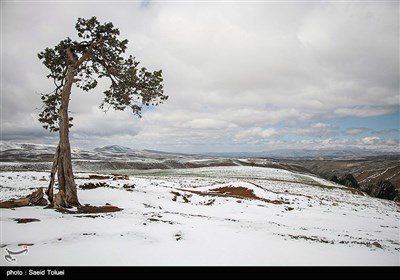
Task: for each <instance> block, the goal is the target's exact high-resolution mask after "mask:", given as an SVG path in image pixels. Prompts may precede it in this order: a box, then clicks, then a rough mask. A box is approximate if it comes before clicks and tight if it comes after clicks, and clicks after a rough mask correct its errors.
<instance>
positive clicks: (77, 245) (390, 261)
mask: <svg viewBox="0 0 400 280" xmlns="http://www.w3.org/2000/svg"><path fill="white" fill-rule="evenodd" d="M162 172H164V171H160V173H159V174H157V172H155V171H152V172H149V173H146V172H138V173H137V175H135V176H130V177H129V180H122V179H121V180H113V179H88V178H89V174H88V173H77V174H75V175H76V177H77V179H76V183H77V185H78V186H79V185H82V184H85V183H88V182H93V183H98V182H105V183H107V185H108V186H105V187H99V188H96V189H89V190H83V189H80V188H78V194H79V198H80V201H81V203H82V204H90V205H97V206H100V205H105V204H106V203H109V204H112V205H115V206H118V207H120V208H123V210H122V211H120V212H114V213H100V214H66V213H61V212H58V211H56V210H55V209H43V207H36V206H35V207H34V206H32V207H22V208H15V209H0V211H1V237H0V239H1V249H0V251H1V256H0V263H1V265H2V266H3V265H35V266H53V265H56V266H63V265H65V266H67V265H68V266H69V265H74V266H75V265H77V266H79V265H95V266H100V265H101V266H102V265H118V266H121V265H122V266H124V265H128V266H137V265H180V266H185V265H211V266H215V265H229V266H230V265H261V266H269V265H395V266H397V265H399V264H400V256H399V253H400V240H399V239H400V238H399V221H400V207H399V205H398V204H396V203H395V202H393V201H386V200H381V199H377V198H371V197H368V196H363V195H360V194H358V193H356V192H354V193H353V192H351V191H350V190H349V189H348V188H345V187H343V186H339V185H336V184H334V183H332V182H328V181H325V180H323V179H320V178H316V177H313V176H311V175H305V174H299V173H294V172H290V171H285V170H279V169H273V168H258V167H244V166H235V167H210V168H198V169H181V170H171V171H169V172H167V173H165V174H163V173H162ZM0 179H1V196H0V200H2V201H3V200H7V199H10V198H17V197H22V196H25V195H28V194H30V193H31V192H32V191H33V190H35V189H37V188H38V187H47V185H48V181H47V180H48V173H46V172H2V173H1V174H0ZM125 184H127V185H134V188H131V189H128V188H124V185H125ZM221 187H230V188H231V189H233V188H237V187H241V188H246V189H248V190H250V192H251V191H252V192H253V194H254V195H255V197H256V198H246V197H239V196H236V197H235V196H232V195H229V194H225V195H224V194H222V193H218V192H217V189H218V188H221ZM18 218H34V219H38V220H39V221H35V222H30V223H17V221H16V220H14V219H18ZM24 246H25V247H26V246H27V248H28V252H27V253H25V254H21V255H15V256H14V258H15V259H16V262H15V263H9V262H8V261H6V259H5V255H6V254H7V252H6V249H8V250H11V251H19V250H21V249H23V248H25V247H24Z"/></svg>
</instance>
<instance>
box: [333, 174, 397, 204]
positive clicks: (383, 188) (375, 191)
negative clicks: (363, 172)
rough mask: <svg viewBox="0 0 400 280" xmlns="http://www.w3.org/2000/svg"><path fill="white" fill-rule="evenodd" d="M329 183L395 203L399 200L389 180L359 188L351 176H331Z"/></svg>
mask: <svg viewBox="0 0 400 280" xmlns="http://www.w3.org/2000/svg"><path fill="white" fill-rule="evenodd" d="M330 181H332V182H335V183H337V184H341V185H344V186H346V187H349V188H354V189H359V190H361V191H363V192H364V193H366V194H368V195H370V196H372V197H376V198H382V199H388V200H395V201H399V200H400V195H399V191H398V190H397V189H396V188H395V186H394V185H393V184H392V183H391V182H390V181H389V180H384V181H380V182H378V183H376V184H365V185H361V186H360V185H359V184H358V182H357V180H356V179H355V178H354V176H353V175H352V174H346V175H344V176H343V177H341V178H338V177H337V176H336V175H333V176H331V177H330Z"/></svg>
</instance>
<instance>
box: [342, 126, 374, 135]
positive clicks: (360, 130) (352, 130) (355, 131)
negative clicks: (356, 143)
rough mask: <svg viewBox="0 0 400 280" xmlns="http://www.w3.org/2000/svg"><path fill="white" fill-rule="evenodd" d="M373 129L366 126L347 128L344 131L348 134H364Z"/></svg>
mask: <svg viewBox="0 0 400 280" xmlns="http://www.w3.org/2000/svg"><path fill="white" fill-rule="evenodd" d="M369 131H371V129H369V128H366V127H354V128H347V129H346V130H345V131H344V133H345V134H347V135H358V134H363V133H366V132H369Z"/></svg>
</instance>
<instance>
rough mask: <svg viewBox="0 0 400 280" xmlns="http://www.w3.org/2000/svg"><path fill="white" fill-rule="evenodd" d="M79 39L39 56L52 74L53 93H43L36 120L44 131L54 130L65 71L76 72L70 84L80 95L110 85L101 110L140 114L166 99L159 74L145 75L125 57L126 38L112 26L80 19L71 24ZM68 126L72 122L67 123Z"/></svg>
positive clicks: (135, 62)
mask: <svg viewBox="0 0 400 280" xmlns="http://www.w3.org/2000/svg"><path fill="white" fill-rule="evenodd" d="M75 29H76V30H77V32H78V34H77V35H78V38H79V40H72V39H71V38H67V39H65V40H62V41H61V42H60V43H58V45H56V46H55V47H53V48H46V49H45V50H44V51H42V52H40V53H39V54H38V57H39V59H40V60H42V62H43V64H44V65H45V66H46V67H47V68H48V69H49V70H50V73H49V74H48V75H47V78H50V79H53V82H54V85H55V89H54V90H53V91H52V92H51V93H47V94H42V101H43V108H42V111H41V112H40V114H39V121H40V122H41V123H43V127H44V128H45V129H49V130H50V131H57V130H58V120H59V110H60V106H61V95H62V92H63V88H64V85H65V82H66V80H65V79H66V73H67V69H68V67H72V68H73V71H74V83H75V84H76V86H78V87H79V88H81V89H82V90H84V91H89V90H92V89H94V88H96V86H97V84H98V82H97V79H99V78H104V77H107V78H108V79H109V80H110V82H111V85H110V87H109V89H108V90H106V91H105V92H104V100H103V102H102V103H101V105H100V108H101V109H105V110H108V108H110V107H112V108H113V109H115V110H125V109H126V108H130V109H131V110H132V112H133V113H134V114H136V115H138V116H141V111H142V107H143V106H150V105H152V106H157V105H158V104H161V103H163V101H165V100H167V98H168V96H166V95H164V91H163V78H162V71H161V70H159V71H154V72H149V71H147V69H146V68H144V67H139V62H138V61H136V60H135V58H134V57H132V56H129V57H127V58H126V57H124V56H123V54H124V53H125V51H126V49H127V44H128V40H126V39H125V40H120V39H118V35H119V34H120V33H119V30H118V29H117V28H115V27H114V25H113V24H112V23H104V24H100V23H99V21H98V20H97V18H96V17H92V18H90V19H83V18H78V20H77V23H76V25H75ZM70 126H71V124H70Z"/></svg>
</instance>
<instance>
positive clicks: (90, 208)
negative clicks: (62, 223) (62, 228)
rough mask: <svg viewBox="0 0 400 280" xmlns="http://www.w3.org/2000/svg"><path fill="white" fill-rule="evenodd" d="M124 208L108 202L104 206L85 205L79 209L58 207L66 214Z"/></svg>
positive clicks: (101, 211) (104, 211) (106, 211)
mask: <svg viewBox="0 0 400 280" xmlns="http://www.w3.org/2000/svg"><path fill="white" fill-rule="evenodd" d="M121 210H123V209H122V208H119V207H117V206H114V205H110V204H106V205H103V206H93V205H88V204H87V205H83V206H78V207H77V210H70V209H66V208H58V209H57V211H58V212H61V213H65V214H94V213H111V212H118V211H121Z"/></svg>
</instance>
